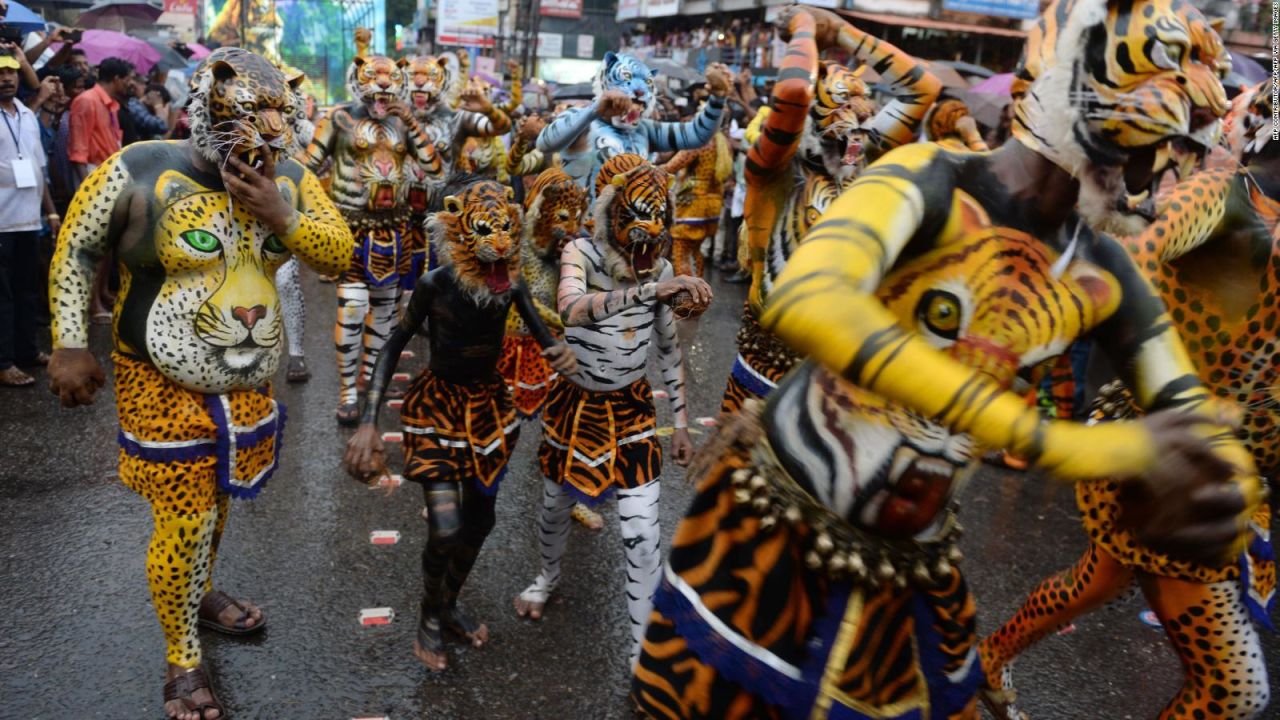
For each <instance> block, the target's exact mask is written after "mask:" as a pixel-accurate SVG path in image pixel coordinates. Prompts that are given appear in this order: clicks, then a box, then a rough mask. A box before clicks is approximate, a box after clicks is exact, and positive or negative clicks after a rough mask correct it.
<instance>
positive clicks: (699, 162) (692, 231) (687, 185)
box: [663, 132, 733, 277]
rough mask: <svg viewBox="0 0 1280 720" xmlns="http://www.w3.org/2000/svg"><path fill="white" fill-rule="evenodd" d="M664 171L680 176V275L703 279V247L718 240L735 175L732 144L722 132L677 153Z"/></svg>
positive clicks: (676, 237)
mask: <svg viewBox="0 0 1280 720" xmlns="http://www.w3.org/2000/svg"><path fill="white" fill-rule="evenodd" d="M663 169H664V170H666V171H667V172H669V173H672V174H675V175H676V219H675V224H674V225H673V226H672V228H671V245H672V247H671V258H672V262H673V264H674V265H675V271H676V274H677V275H694V276H697V277H702V271H703V258H702V249H701V248H702V243H703V242H705V241H706V239H707V238H714V237H715V236H716V230H717V229H719V227H720V212H721V210H723V209H724V181H725V180H727V179H729V176H730V175H732V174H733V153H731V152H730V151H729V140H728V138H726V137H725V136H724V133H721V132H718V133H716V135H715V137H714V138H712V139H711V142H709V143H707V144H706V145H703V146H702V147H701V148H698V149H696V150H681V151H680V152H678V153H676V154H675V155H674V156H673V157H672V158H671V159H670V160H668V161H667V162H666V164H665V165H663ZM677 173H679V174H677Z"/></svg>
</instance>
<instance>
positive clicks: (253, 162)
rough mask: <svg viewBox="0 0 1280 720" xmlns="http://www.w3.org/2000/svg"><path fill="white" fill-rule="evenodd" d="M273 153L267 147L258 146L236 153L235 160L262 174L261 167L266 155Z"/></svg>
mask: <svg viewBox="0 0 1280 720" xmlns="http://www.w3.org/2000/svg"><path fill="white" fill-rule="evenodd" d="M268 152H273V151H272V150H271V148H270V147H269V146H267V145H258V146H257V147H252V148H249V149H248V150H243V151H241V152H238V153H236V159H237V160H239V161H240V162H242V163H244V164H245V165H248V166H249V167H251V168H253V169H254V170H255V171H257V172H262V166H263V164H264V163H265V161H266V154H267V153H268Z"/></svg>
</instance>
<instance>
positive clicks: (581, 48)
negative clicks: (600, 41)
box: [578, 35, 596, 59]
mask: <svg viewBox="0 0 1280 720" xmlns="http://www.w3.org/2000/svg"><path fill="white" fill-rule="evenodd" d="M595 56H596V36H595V35H579V36H578V57H580V58H588V59H589V58H593V57H595Z"/></svg>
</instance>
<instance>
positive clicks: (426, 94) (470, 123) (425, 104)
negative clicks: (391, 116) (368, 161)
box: [404, 52, 511, 287]
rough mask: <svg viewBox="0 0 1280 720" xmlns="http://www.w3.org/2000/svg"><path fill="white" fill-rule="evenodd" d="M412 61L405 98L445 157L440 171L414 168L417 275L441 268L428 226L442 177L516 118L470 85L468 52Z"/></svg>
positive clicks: (411, 200) (441, 157) (412, 225)
mask: <svg viewBox="0 0 1280 720" xmlns="http://www.w3.org/2000/svg"><path fill="white" fill-rule="evenodd" d="M408 63H409V66H408V71H407V80H406V82H405V86H404V98H405V102H407V103H408V104H409V107H410V108H411V109H412V110H413V116H414V118H416V119H417V121H418V123H419V124H420V125H421V126H422V128H423V132H424V133H426V135H427V137H428V138H429V139H430V141H431V143H432V145H434V147H435V152H436V156H437V157H438V158H439V161H440V171H439V173H438V174H437V173H436V172H434V171H432V170H430V169H429V168H422V167H419V166H417V165H416V164H413V163H410V164H409V166H408V170H409V174H410V176H409V177H410V180H409V205H410V207H411V208H412V212H413V221H412V222H411V223H410V228H411V231H410V232H411V234H412V238H411V239H412V241H413V248H414V250H413V252H414V267H415V268H416V269H417V272H415V274H414V277H415V278H416V277H417V275H419V274H421V272H422V271H423V270H425V269H427V268H434V267H435V263H434V262H433V261H432V259H431V254H432V249H431V248H430V247H429V242H428V238H427V236H426V234H425V233H424V232H423V231H422V227H423V223H424V222H425V221H426V217H427V214H428V213H429V212H432V211H435V210H439V209H440V207H439V203H440V200H441V198H442V197H443V195H441V192H440V180H442V179H445V178H449V177H451V176H452V175H453V174H454V173H455V172H456V171H459V170H464V169H465V168H463V167H462V164H461V163H460V162H459V159H460V156H461V148H462V147H463V146H464V144H465V143H466V141H467V139H468V138H473V137H479V138H488V137H498V136H500V135H502V134H503V133H505V132H507V131H508V130H510V129H511V120H510V118H508V117H507V114H506V113H505V112H503V111H502V110H501V109H499V108H497V107H494V105H493V103H491V102H490V101H489V98H488V96H487V95H484V94H482V93H480V92H478V91H477V90H476V89H474V88H468V83H467V74H468V72H469V69H470V66H471V61H470V56H469V55H467V53H465V52H459V53H458V54H456V55H455V54H453V53H443V54H441V55H438V56H433V55H422V56H418V57H414V58H411V59H409V61H408ZM409 286H410V287H411V286H412V283H410V284H409Z"/></svg>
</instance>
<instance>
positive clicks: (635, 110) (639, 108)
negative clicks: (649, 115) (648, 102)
mask: <svg viewBox="0 0 1280 720" xmlns="http://www.w3.org/2000/svg"><path fill="white" fill-rule="evenodd" d="M644 109H645V104H644V103H642V102H640V101H639V100H632V101H631V109H630V110H628V111H627V113H626V114H625V115H620V116H618V122H620V123H622V124H624V125H636V124H639V122H640V118H641V117H643V116H644Z"/></svg>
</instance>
